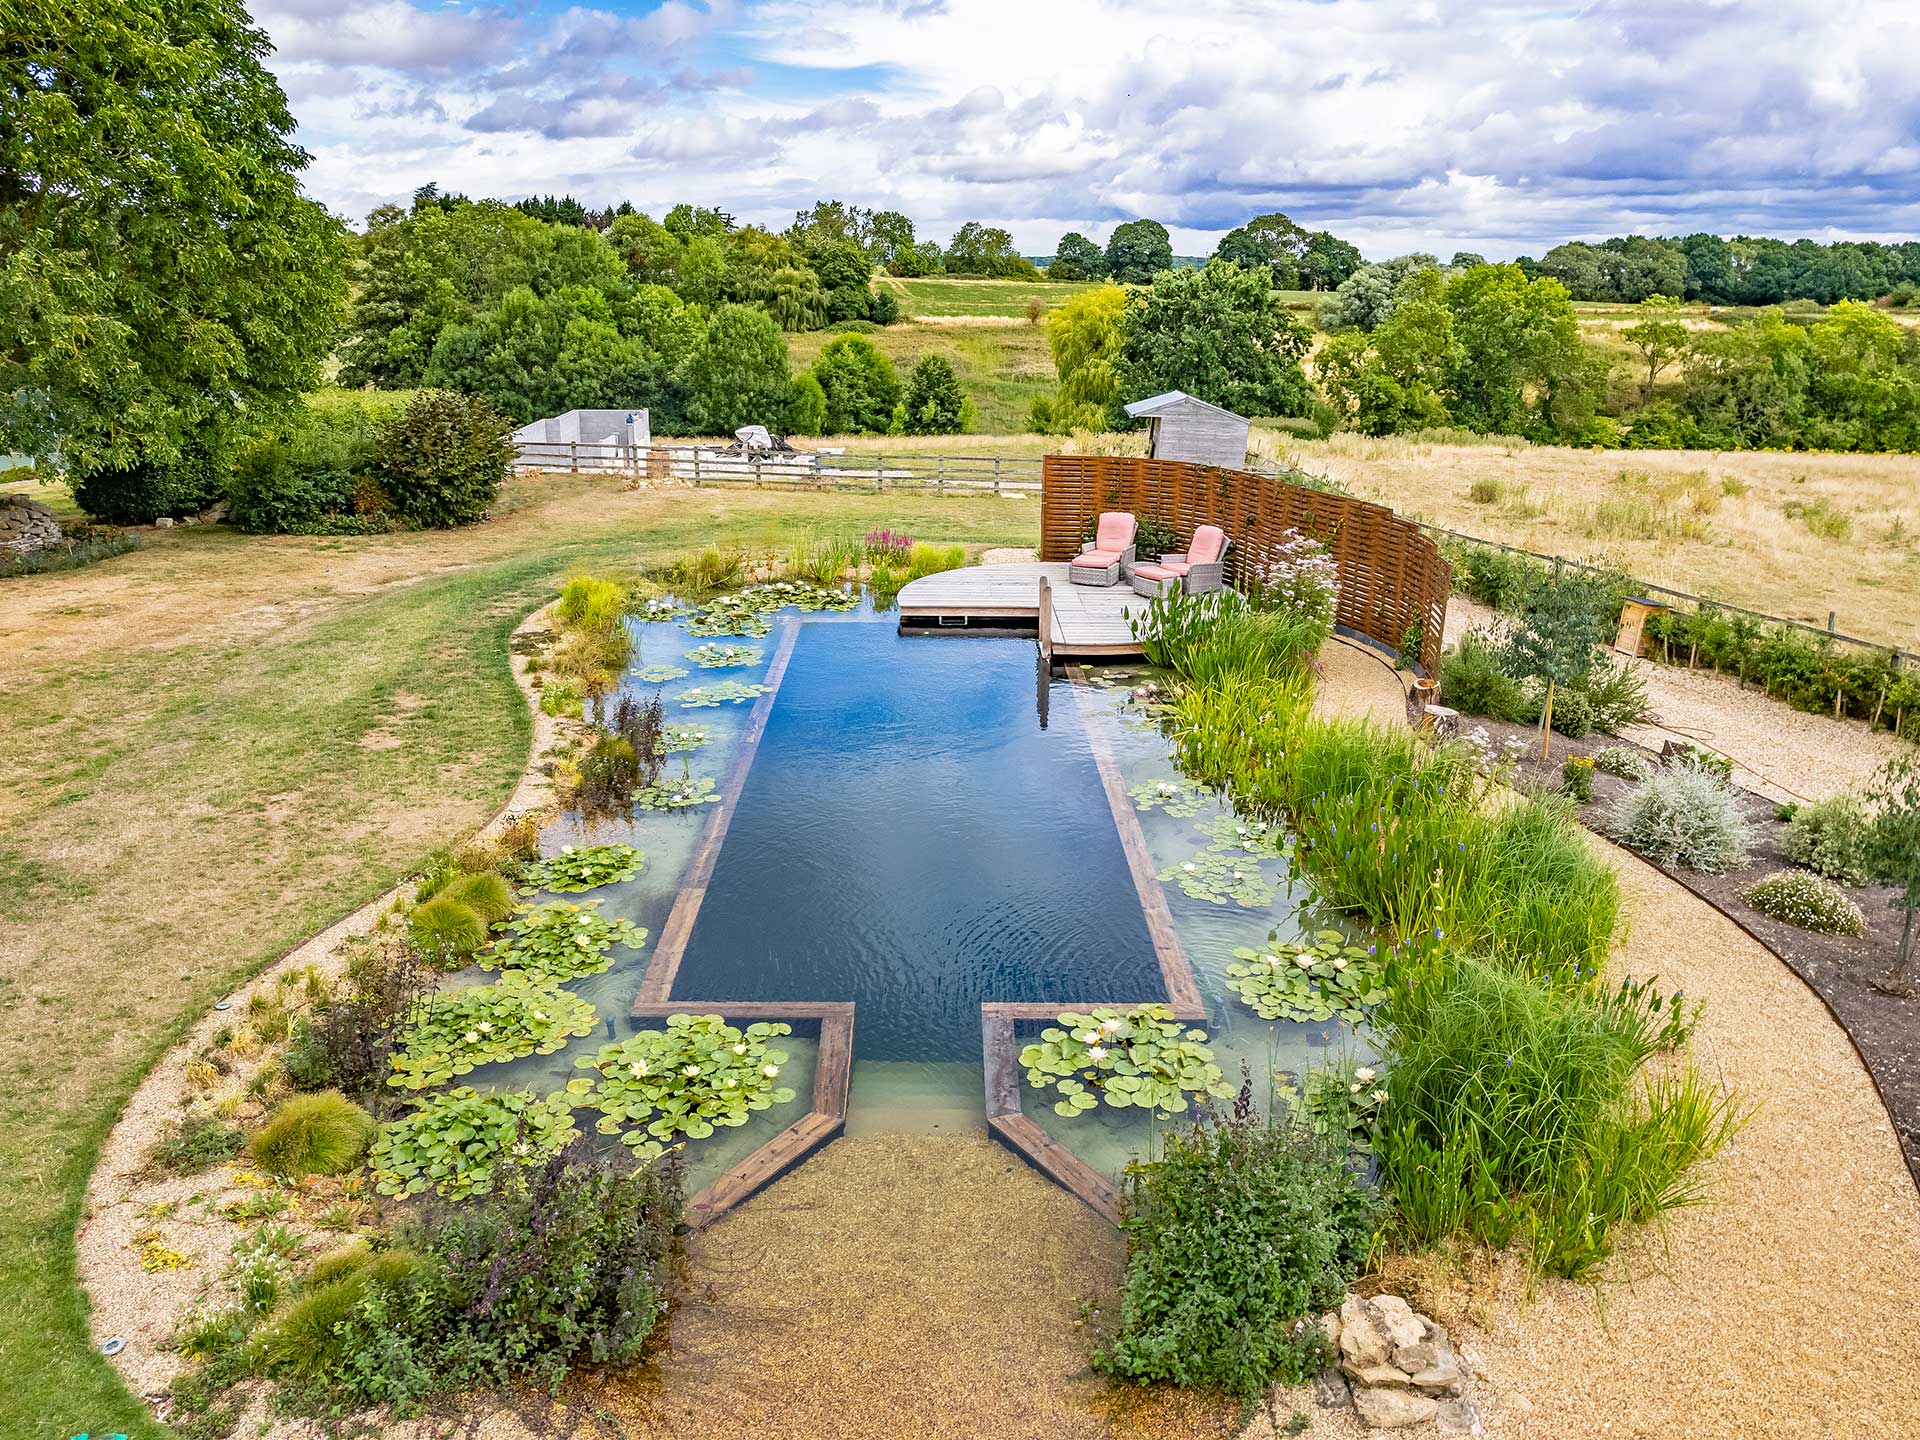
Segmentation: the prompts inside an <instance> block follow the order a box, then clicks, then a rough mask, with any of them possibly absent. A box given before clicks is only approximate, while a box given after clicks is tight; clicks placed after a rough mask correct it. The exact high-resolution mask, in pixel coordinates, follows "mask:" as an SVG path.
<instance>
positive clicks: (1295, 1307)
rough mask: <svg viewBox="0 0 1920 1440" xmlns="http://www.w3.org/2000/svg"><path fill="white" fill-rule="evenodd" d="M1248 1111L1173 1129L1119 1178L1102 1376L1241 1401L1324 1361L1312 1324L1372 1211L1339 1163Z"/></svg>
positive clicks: (1098, 1357)
mask: <svg viewBox="0 0 1920 1440" xmlns="http://www.w3.org/2000/svg"><path fill="white" fill-rule="evenodd" d="M1249 1098H1250V1097H1249ZM1251 1109H1252V1107H1251V1104H1250V1103H1248V1104H1244V1105H1242V1106H1239V1107H1236V1110H1235V1112H1234V1115H1233V1116H1232V1117H1213V1118H1208V1119H1204V1120H1201V1121H1199V1122H1198V1123H1196V1124H1194V1125H1192V1126H1191V1127H1187V1128H1183V1129H1181V1130H1177V1131H1175V1132H1174V1133H1173V1134H1171V1135H1169V1136H1168V1137H1167V1142H1166V1149H1165V1152H1164V1153H1163V1154H1162V1156H1161V1158H1160V1159H1158V1160H1156V1161H1153V1162H1151V1163H1149V1164H1145V1165H1140V1166H1135V1167H1132V1168H1130V1170H1129V1173H1128V1176H1127V1196H1126V1208H1127V1218H1126V1221H1125V1228H1126V1231H1127V1249H1128V1261H1127V1279H1126V1287H1125V1290H1124V1291H1123V1293H1122V1297H1121V1316H1120V1330H1119V1333H1118V1334H1116V1335H1115V1336H1114V1337H1113V1338H1112V1339H1111V1340H1110V1341H1109V1342H1108V1343H1106V1344H1105V1345H1103V1346H1102V1347H1101V1348H1100V1349H1098V1350H1097V1351H1095V1353H1094V1356H1093V1364H1094V1368H1095V1369H1096V1370H1098V1371H1100V1372H1101V1373H1103V1374H1106V1375H1111V1376H1114V1377H1117V1378H1121V1379H1126V1380H1131V1381H1134V1382H1137V1383H1142V1384H1145V1383H1153V1382H1167V1383H1171V1384H1175V1385H1198V1386H1217V1387H1219V1388H1220V1389H1222V1390H1225V1391H1226V1392H1227V1393H1228V1394H1230V1395H1234V1396H1237V1397H1239V1398H1240V1399H1241V1400H1243V1401H1251V1400H1252V1399H1254V1398H1255V1397H1257V1396H1259V1395H1260V1394H1262V1393H1263V1392H1264V1391H1265V1390H1266V1389H1267V1388H1268V1387H1269V1386H1271V1385H1274V1384H1276V1383H1278V1384H1288V1385H1299V1384H1303V1383H1305V1382H1306V1381H1307V1380H1308V1379H1310V1378H1311V1377H1312V1376H1313V1375H1314V1374H1315V1373H1316V1372H1317V1371H1318V1370H1320V1369H1321V1368H1322V1367H1323V1366H1324V1365H1325V1364H1326V1363H1327V1360H1328V1358H1329V1352H1328V1349H1327V1342H1326V1337H1325V1334H1324V1332H1322V1331H1321V1329H1320V1327H1319V1326H1318V1325H1317V1324H1316V1323H1314V1318H1313V1317H1314V1316H1315V1315H1317V1314H1318V1313H1319V1312H1320V1311H1323V1310H1326V1309H1329V1308H1331V1307H1334V1306H1337V1305H1338V1304H1339V1303H1340V1299H1341V1296H1342V1295H1343V1294H1344V1293H1345V1292H1346V1287H1347V1284H1348V1282H1349V1281H1350V1280H1352V1278H1353V1276H1354V1275H1355V1274H1356V1273H1357V1272H1358V1271H1359V1268H1360V1265H1361V1263H1362V1261H1363V1260H1364V1259H1365V1258H1366V1255H1367V1251H1368V1248H1369V1244H1370V1241H1371V1238H1372V1235H1373V1230H1374V1224H1375V1219H1376V1211H1377V1202H1376V1200H1375V1198H1374V1197H1373V1195H1372V1193H1371V1192H1370V1191H1369V1190H1368V1189H1367V1188H1366V1187H1365V1186H1364V1185H1362V1184H1361V1182H1360V1180H1359V1179H1358V1178H1357V1177H1356V1176H1355V1175H1354V1174H1353V1172H1352V1171H1351V1170H1349V1169H1348V1168H1347V1165H1346V1162H1345V1156H1344V1155H1342V1154H1335V1153H1332V1152H1330V1151H1329V1150H1327V1149H1326V1148H1324V1147H1323V1146H1321V1145H1320V1144H1319V1143H1318V1142H1316V1141H1314V1140H1312V1139H1311V1138H1310V1137H1308V1136H1307V1135H1306V1134H1305V1133H1303V1132H1300V1131H1296V1130H1294V1129H1292V1128H1291V1127H1290V1126H1289V1125H1288V1124H1287V1123H1286V1122H1284V1121H1281V1122H1269V1121H1266V1120H1262V1119H1260V1118H1259V1117H1257V1116H1255V1115H1252V1114H1250V1113H1249V1112H1250V1111H1251Z"/></svg>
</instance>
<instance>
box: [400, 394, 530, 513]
mask: <svg viewBox="0 0 1920 1440" xmlns="http://www.w3.org/2000/svg"><path fill="white" fill-rule="evenodd" d="M512 429H513V422H512V421H511V420H509V419H508V418H507V417H506V416H505V415H503V414H501V413H500V412H499V411H498V410H496V409H495V408H494V406H493V403H492V402H491V401H489V400H487V399H485V398H483V397H481V396H478V395H461V394H456V393H454V392H452V391H449V390H422V391H420V392H419V393H418V394H416V395H415V396H414V397H413V399H412V401H411V402H410V403H409V404H408V405H407V408H406V409H405V410H404V411H402V412H401V413H400V414H399V415H397V416H395V417H394V418H393V419H392V420H391V421H390V422H388V424H387V425H386V426H385V427H384V428H383V429H382V431H381V435H380V453H379V457H378V458H377V460H376V461H375V464H374V477H375V478H376V479H377V480H378V481H379V483H380V486H381V488H382V489H383V490H384V491H385V492H386V496H387V500H388V502H389V503H390V504H391V505H392V506H393V510H394V513H395V514H397V515H399V516H400V517H401V518H402V519H405V520H409V521H411V522H412V523H414V524H416V525H420V526H423V527H425V528H427V529H435V530H438V529H447V528H450V527H452V526H455V525H470V524H472V523H473V522H474V521H476V520H482V519H484V518H486V513H487V507H488V506H489V505H491V504H492V503H493V500H494V497H495V496H496V495H497V494H499V492H500V485H501V482H502V481H504V480H505V479H506V475H507V467H508V466H509V465H510V464H512V463H513V455H514V450H513V442H512V441H511V440H510V439H508V438H507V437H508V434H509V432H510V431H511V430H512Z"/></svg>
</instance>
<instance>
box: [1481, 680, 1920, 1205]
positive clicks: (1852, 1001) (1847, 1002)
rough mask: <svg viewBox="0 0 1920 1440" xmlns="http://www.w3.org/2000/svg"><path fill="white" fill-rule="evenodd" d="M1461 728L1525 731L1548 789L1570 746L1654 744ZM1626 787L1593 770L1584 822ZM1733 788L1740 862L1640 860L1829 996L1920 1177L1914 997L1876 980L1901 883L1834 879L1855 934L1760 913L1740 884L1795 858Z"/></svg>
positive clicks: (1534, 769)
mask: <svg viewBox="0 0 1920 1440" xmlns="http://www.w3.org/2000/svg"><path fill="white" fill-rule="evenodd" d="M1460 727H1461V729H1462V731H1464V732H1466V733H1471V732H1472V731H1474V730H1475V729H1476V728H1481V729H1484V730H1485V731H1486V732H1487V734H1488V735H1489V736H1490V737H1491V738H1492V740H1493V743H1494V745H1495V747H1496V748H1497V747H1498V746H1499V745H1500V744H1501V743H1502V742H1504V741H1506V740H1507V739H1508V738H1510V737H1519V738H1521V739H1526V740H1530V741H1531V742H1532V743H1531V746H1530V748H1529V749H1528V751H1527V753H1526V756H1525V757H1524V758H1523V759H1522V760H1521V761H1520V762H1519V766H1518V768H1519V774H1520V776H1521V777H1523V778H1524V779H1526V780H1531V781H1532V782H1533V783H1535V784H1536V785H1541V786H1544V787H1546V788H1549V789H1557V788H1558V787H1559V784H1560V766H1561V763H1562V762H1563V761H1564V760H1565V759H1566V757H1567V756H1568V755H1592V754H1595V753H1596V752H1598V751H1601V750H1604V749H1607V748H1608V747H1609V746H1621V747H1624V748H1627V749H1639V750H1641V751H1642V753H1644V754H1652V753H1653V752H1651V751H1647V750H1646V749H1645V747H1642V746H1633V745H1630V744H1628V743H1627V742H1625V741H1622V740H1616V739H1614V738H1613V737H1612V736H1610V735H1599V734H1596V735H1591V736H1589V737H1588V738H1587V739H1585V740H1568V739H1567V738H1566V737H1565V736H1562V735H1555V736H1554V737H1553V751H1552V754H1553V758H1552V761H1551V762H1550V763H1548V764H1544V765H1543V764H1542V763H1541V762H1540V732H1539V730H1538V729H1536V728H1535V727H1532V726H1526V725H1506V724H1502V723H1500V722H1498V721H1494V720H1484V719H1481V718H1479V717H1477V716H1471V715H1462V716H1461V717H1460ZM1629 787H1630V782H1628V781H1626V780H1622V779H1620V778H1619V777H1618V776H1614V775H1607V774H1603V773H1601V772H1599V771H1596V772H1595V773H1594V777H1593V800H1592V801H1591V802H1590V803H1588V804H1586V805H1584V806H1582V807H1581V815H1580V818H1581V819H1582V820H1583V821H1585V822H1586V824H1587V825H1588V827H1589V828H1591V829H1593V830H1595V831H1597V832H1598V833H1600V834H1602V835H1605V834H1607V813H1608V811H1609V809H1610V808H1611V806H1612V804H1613V801H1614V799H1615V798H1616V797H1618V796H1619V795H1620V794H1621V793H1623V792H1624V791H1626V790H1627V789H1628V788H1629ZM1734 793H1735V794H1737V795H1738V796H1739V798H1740V802H1741V805H1742V808H1743V809H1744V810H1745V811H1746V815H1747V820H1748V822H1749V824H1751V826H1752V827H1753V845H1752V848H1751V851H1750V852H1749V854H1748V858H1747V863H1746V864H1745V865H1743V866H1741V867H1740V868H1739V869H1737V870H1729V871H1727V872H1726V873H1725V874H1721V875H1707V874H1703V873H1701V872H1700V871H1698V870H1687V869H1683V868H1681V867H1679V866H1676V865H1661V864H1659V863H1658V862H1657V861H1653V860H1651V859H1649V860H1648V861H1647V863H1648V864H1651V865H1653V866H1654V867H1655V868H1656V869H1658V870H1660V871H1662V872H1663V873H1665V874H1667V875H1669V876H1671V877H1672V878H1673V879H1675V880H1677V881H1679V882H1680V883H1681V884H1682V885H1684V886H1686V887H1687V889H1689V890H1691V891H1692V892H1693V893H1694V894H1696V895H1698V896H1699V897H1700V898H1701V899H1702V900H1705V901H1706V902H1707V903H1708V904H1709V905H1711V906H1713V908H1714V909H1716V910H1718V911H1719V912H1720V913H1721V914H1723V915H1725V916H1726V917H1727V918H1728V919H1730V920H1732V921H1733V922H1734V923H1735V924H1736V925H1738V926H1739V927H1740V928H1741V929H1742V930H1745V931H1746V932H1747V933H1748V934H1749V935H1751V936H1753V938H1754V939H1756V940H1758V941H1759V942H1760V943H1761V944H1762V945H1764V946H1766V947H1767V949H1769V950H1771V951H1772V952H1773V953H1774V954H1775V955H1778V956H1779V957H1780V958H1781V959H1782V960H1783V961H1785V962H1786V964H1787V967H1788V968H1789V969H1791V970H1792V971H1793V973H1794V974H1796V975H1798V976H1799V977H1800V978H1801V979H1802V980H1803V981H1805V982H1806V983H1807V985H1808V986H1810V987H1811V988H1812V990H1813V992H1814V994H1816V995H1818V996H1819V997H1820V998H1821V1000H1822V1001H1824V1002H1825V1003H1826V1007H1827V1009H1828V1010H1829V1011H1830V1012H1832V1014H1833V1017H1834V1019H1836V1020H1838V1021H1839V1022H1840V1025H1841V1028H1843V1029H1844V1030H1845V1031H1846V1032H1847V1035H1848V1036H1849V1037H1850V1038H1851V1039H1852V1041H1853V1046H1854V1049H1855V1050H1857V1051H1859V1053H1860V1058H1861V1059H1862V1060H1863V1061H1865V1062H1866V1066H1867V1071H1868V1073H1869V1074H1871V1075H1872V1076H1873V1083H1874V1085H1875V1087H1876V1088H1878V1090H1879V1091H1880V1099H1881V1100H1882V1101H1883V1102H1884V1103H1885V1105H1886V1107H1887V1113H1888V1115H1890V1116H1891V1117H1892V1119H1893V1128H1894V1132H1895V1134H1896V1135H1897V1136H1898V1137H1899V1140H1900V1149H1901V1151H1902V1153H1903V1154H1904V1155H1905V1156H1906V1160H1907V1169H1908V1171H1909V1173H1911V1174H1912V1176H1913V1181H1914V1184H1915V1185H1916V1186H1920V997H1916V996H1914V995H1892V994H1888V993H1887V992H1886V991H1884V990H1879V989H1876V988H1875V987H1874V984H1873V982H1874V981H1875V980H1877V979H1882V978H1884V977H1885V976H1886V975H1887V973H1888V971H1889V970H1890V969H1891V968H1892V966H1893V961H1894V957H1895V955H1896V954H1897V953H1898V950H1899V946H1900V927H1901V921H1902V912H1901V910H1900V909H1899V908H1898V906H1897V904H1896V901H1897V899H1898V896H1899V893H1900V892H1899V891H1897V890H1895V889H1893V888H1891V887H1890V886H1884V885H1865V886H1860V885H1843V886H1841V887H1840V888H1841V889H1842V890H1844V891H1845V892H1846V893H1847V895H1848V896H1850V897H1851V898H1852V899H1853V901H1854V903H1855V904H1857V905H1858V906H1859V907H1860V908H1861V910H1862V911H1864V912H1865V914H1866V917H1867V930H1866V933H1865V934H1864V935H1862V936H1860V937H1858V938H1857V939H1849V938H1847V937H1845V936H1840V935H1816V934H1814V933H1812V932H1811V931H1807V930H1802V929H1799V928H1798V927H1797V926H1793V925H1788V924H1785V923H1784V922H1782V921H1779V920H1774V919H1772V918H1770V917H1768V916H1766V915H1762V914H1761V913H1760V912H1759V911H1757V910H1755V909H1754V908H1753V907H1752V906H1751V905H1749V904H1747V902H1746V901H1745V900H1744V899H1742V898H1741V896H1742V893H1743V892H1744V891H1745V890H1746V889H1747V888H1748V887H1749V886H1751V885H1752V884H1753V883H1754V881H1756V880H1758V879H1760V878H1761V877H1763V876H1765V875H1770V874H1772V873H1773V872H1774V871H1776V870H1790V869H1795V868H1797V867H1795V866H1794V864H1793V862H1792V861H1790V860H1788V859H1787V854H1786V829H1787V827H1786V824H1785V822H1783V821H1782V820H1781V819H1780V818H1779V817H1778V815H1777V814H1776V811H1775V806H1774V803H1773V802H1772V801H1771V800H1768V799H1766V798H1764V797H1762V796H1759V795H1755V794H1753V793H1752V792H1750V791H1746V790H1741V789H1739V788H1738V787H1737V786H1736V787H1735V792H1734ZM1642 858H1643V859H1645V858H1646V857H1644V856H1643V857H1642ZM1711 998H1712V997H1710V996H1709V997H1708V999H1709V1001H1711Z"/></svg>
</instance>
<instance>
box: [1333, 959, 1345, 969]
mask: <svg viewBox="0 0 1920 1440" xmlns="http://www.w3.org/2000/svg"><path fill="white" fill-rule="evenodd" d="M1333 968H1334V969H1336V970H1344V969H1346V968H1347V957H1346V956H1344V955H1336V956H1334V957H1333Z"/></svg>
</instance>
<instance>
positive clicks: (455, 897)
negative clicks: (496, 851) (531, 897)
mask: <svg viewBox="0 0 1920 1440" xmlns="http://www.w3.org/2000/svg"><path fill="white" fill-rule="evenodd" d="M440 897H444V898H445V899H448V900H451V901H453V902H454V903H455V904H457V905H464V906H466V907H467V908H468V909H469V910H471V911H473V913H474V914H476V915H478V916H479V917H480V919H481V921H482V923H484V924H486V925H488V926H493V925H498V924H499V923H500V922H501V921H502V920H504V919H506V918H507V916H509V915H511V914H512V913H513V889H512V887H510V886H509V885H508V884H507V882H506V881H505V880H502V879H501V878H500V877H499V876H498V875H492V874H482V875H462V876H461V877H460V878H459V879H458V880H453V881H449V882H448V883H447V885H446V886H445V888H443V889H442V890H441V891H440ZM437 898H438V897H437Z"/></svg>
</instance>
